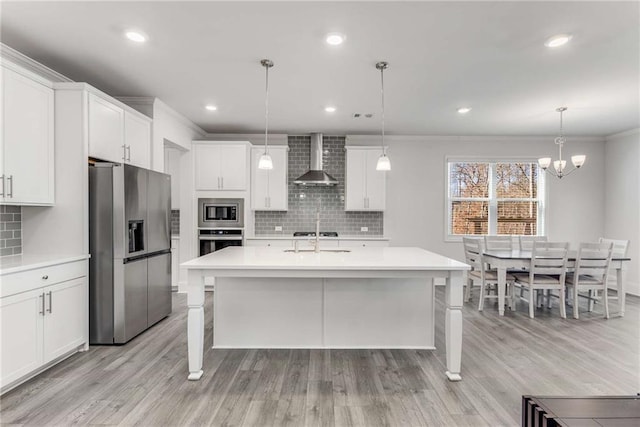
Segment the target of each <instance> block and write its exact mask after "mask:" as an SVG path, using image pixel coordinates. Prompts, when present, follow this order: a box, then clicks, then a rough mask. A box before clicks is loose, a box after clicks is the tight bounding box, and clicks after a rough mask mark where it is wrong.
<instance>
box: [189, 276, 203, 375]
mask: <svg viewBox="0 0 640 427" xmlns="http://www.w3.org/2000/svg"><path fill="white" fill-rule="evenodd" d="M187 306H188V307H189V313H188V317H187V322H188V323H187V349H188V353H189V377H188V379H189V380H190V381H197V380H199V379H200V377H202V374H203V370H202V356H203V353H204V276H203V275H202V272H200V271H198V270H189V277H188V282H187Z"/></svg>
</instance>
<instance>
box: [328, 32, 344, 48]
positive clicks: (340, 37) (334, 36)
mask: <svg viewBox="0 0 640 427" xmlns="http://www.w3.org/2000/svg"><path fill="white" fill-rule="evenodd" d="M346 39H347V37H346V36H345V35H344V34H340V33H329V34H327V38H326V39H325V40H326V42H327V43H328V44H330V45H332V46H337V45H339V44H342V43H343V42H344V41H345V40H346Z"/></svg>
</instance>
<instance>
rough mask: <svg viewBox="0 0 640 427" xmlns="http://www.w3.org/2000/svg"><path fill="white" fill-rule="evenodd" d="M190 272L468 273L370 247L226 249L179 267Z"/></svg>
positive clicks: (442, 261)
mask: <svg viewBox="0 0 640 427" xmlns="http://www.w3.org/2000/svg"><path fill="white" fill-rule="evenodd" d="M181 267H183V268H186V269H188V270H191V269H198V270H200V269H212V270H281V271H282V270H291V271H296V270H334V271H335V270H359V271H360V270H368V271H372V272H373V271H422V270H429V271H434V270H435V271H438V270H443V271H452V270H460V271H463V270H469V268H470V267H469V266H468V265H467V264H464V263H462V262H459V261H456V260H453V259H451V258H447V257H444V256H442V255H439V254H436V253H433V252H429V251H427V250H425V249H421V248H405V247H373V248H350V249H348V250H337V249H335V248H332V249H326V250H324V251H321V252H319V253H316V252H309V251H302V250H301V251H300V252H297V253H296V252H290V251H289V252H287V251H285V249H284V248H274V247H248V246H235V247H228V248H225V249H223V250H220V251H216V252H213V253H210V254H208V255H205V256H202V257H199V258H195V259H192V260H191V261H187V262H185V263H183V264H181Z"/></svg>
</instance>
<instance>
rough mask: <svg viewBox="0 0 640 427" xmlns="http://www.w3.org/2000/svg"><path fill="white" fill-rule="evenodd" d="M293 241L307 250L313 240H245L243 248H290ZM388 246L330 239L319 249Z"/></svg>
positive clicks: (322, 242)
mask: <svg viewBox="0 0 640 427" xmlns="http://www.w3.org/2000/svg"><path fill="white" fill-rule="evenodd" d="M294 240H297V241H298V248H300V249H302V248H304V249H308V248H309V247H312V246H313V238H309V239H300V238H298V239H252V238H247V239H245V246H263V247H264V246H268V247H269V246H270V247H283V248H292V247H293V245H294V243H293V242H294ZM386 246H389V240H382V239H381V240H373V239H369V240H352V239H348V240H347V239H340V238H338V239H331V240H320V248H321V249H323V248H336V247H341V248H382V247H386Z"/></svg>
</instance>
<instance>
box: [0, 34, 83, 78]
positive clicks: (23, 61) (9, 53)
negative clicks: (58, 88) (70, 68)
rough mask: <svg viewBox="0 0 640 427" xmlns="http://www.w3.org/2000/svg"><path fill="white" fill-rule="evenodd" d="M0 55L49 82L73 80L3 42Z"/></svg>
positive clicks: (0, 45) (0, 44) (0, 46)
mask: <svg viewBox="0 0 640 427" xmlns="http://www.w3.org/2000/svg"><path fill="white" fill-rule="evenodd" d="M0 57H2V59H3V60H7V61H11V62H13V63H14V64H16V65H19V66H21V67H23V68H25V69H26V70H28V71H30V72H32V73H34V74H36V75H38V76H41V77H43V78H44V79H46V80H49V81H50V82H73V80H71V79H70V78H69V77H67V76H65V75H64V74H60V73H59V72H57V71H55V70H52V69H51V68H49V67H47V66H46V65H42V64H41V63H39V62H37V61H35V60H33V59H31V58H29V57H28V56H27V55H25V54H23V53H20V52H18V51H17V50H15V49H14V48H12V47H9V46H7V45H6V44H4V43H0Z"/></svg>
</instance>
